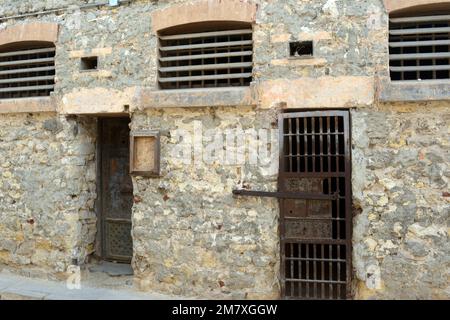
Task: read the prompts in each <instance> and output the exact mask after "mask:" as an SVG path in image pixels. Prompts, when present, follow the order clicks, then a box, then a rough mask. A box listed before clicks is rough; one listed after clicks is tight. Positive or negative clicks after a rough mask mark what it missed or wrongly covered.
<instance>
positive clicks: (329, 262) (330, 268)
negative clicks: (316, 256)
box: [328, 244, 333, 299]
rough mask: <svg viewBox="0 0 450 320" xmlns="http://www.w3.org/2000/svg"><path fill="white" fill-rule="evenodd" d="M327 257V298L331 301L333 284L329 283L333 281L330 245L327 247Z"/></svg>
mask: <svg viewBox="0 0 450 320" xmlns="http://www.w3.org/2000/svg"><path fill="white" fill-rule="evenodd" d="M328 257H329V261H328V272H329V275H328V280H330V282H329V290H330V291H329V292H328V298H329V299H333V283H332V282H331V281H332V280H333V262H332V261H333V249H332V245H331V244H330V245H328Z"/></svg>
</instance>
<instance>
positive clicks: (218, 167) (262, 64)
mask: <svg viewBox="0 0 450 320" xmlns="http://www.w3.org/2000/svg"><path fill="white" fill-rule="evenodd" d="M96 2H97V1H96V0H85V1H82V0H58V1H32V0H23V1H20V2H18V1H14V0H0V4H1V6H0V44H6V40H4V39H6V34H7V37H9V38H8V39H9V40H8V42H13V41H10V40H11V39H10V38H11V37H12V36H17V37H23V34H24V33H23V32H22V33H21V32H14V30H19V29H20V28H25V27H26V26H27V25H29V24H35V23H48V24H51V25H53V24H56V25H57V26H58V33H57V39H56V41H55V45H56V58H55V59H56V62H55V65H56V85H55V91H54V93H53V94H52V96H51V98H50V99H47V100H46V99H24V100H23V101H20V99H19V101H17V100H15V101H8V100H4V101H0V269H1V268H6V269H9V270H13V271H14V272H17V273H20V274H25V275H27V276H32V277H41V278H50V279H59V280H63V279H65V278H66V277H67V273H66V271H67V268H68V267H69V266H70V265H71V264H72V262H73V260H74V259H76V260H77V261H78V263H79V264H84V263H88V262H89V258H90V256H91V255H92V254H95V250H96V246H97V244H96V241H97V240H96V234H97V215H96V199H97V182H96V181H97V169H96V156H97V155H96V147H97V146H96V137H97V135H96V134H97V120H96V117H97V116H99V115H105V114H118V113H120V114H127V115H129V117H130V119H131V125H130V126H131V129H132V130H159V131H160V132H161V133H162V137H161V176H160V177H158V178H147V177H142V176H134V177H133V192H134V198H135V203H134V205H133V209H132V222H133V228H132V237H133V261H132V267H133V270H134V283H135V285H136V287H137V288H139V289H141V290H145V291H153V292H159V293H166V294H174V295H181V296H183V295H190V296H192V295H193V296H196V297H208V298H242V299H252V298H256V299H261V298H269V299H272V298H279V297H280V284H279V276H280V254H279V252H280V248H279V241H280V240H279V239H280V238H279V233H278V228H279V225H278V218H279V206H278V201H277V200H276V199H266V198H245V199H241V198H236V197H233V195H232V190H233V189H234V188H235V187H236V186H238V185H242V184H245V185H247V186H250V187H251V188H253V189H255V190H265V191H276V190H277V178H278V172H277V171H276V170H275V172H268V171H267V168H266V167H264V166H260V165H257V164H256V165H251V164H244V165H242V164H231V165H224V164H223V163H220V162H212V163H204V162H197V163H196V162H195V161H193V162H191V163H189V164H185V163H180V162H179V161H178V160H177V159H176V158H175V157H173V151H174V148H175V147H176V145H177V140H176V139H175V132H176V131H177V130H185V132H189V133H193V132H194V129H195V126H196V125H201V126H202V127H203V129H204V130H207V129H212V130H226V129H236V128H243V129H255V130H259V129H276V128H277V117H278V114H279V113H280V112H282V111H283V110H290V109H298V110H301V109H305V110H311V109H347V110H350V114H351V149H352V150H351V152H352V191H353V199H352V203H353V209H352V210H353V215H354V219H353V239H352V241H353V257H352V260H353V270H352V274H353V297H354V298H355V299H405V298H406V299H448V298H450V287H449V281H448V279H449V262H450V261H449V257H450V244H449V241H448V236H449V230H450V229H449V226H448V223H449V213H450V201H449V200H450V198H449V192H450V188H449V178H450V168H449V159H450V141H449V137H450V90H448V88H449V83H448V82H447V83H446V84H444V85H443V86H441V87H438V88H437V89H436V87H433V88H428V87H427V86H426V85H425V84H424V85H423V86H422V87H420V88H412V89H411V88H405V89H404V90H396V89H392V88H391V87H389V81H387V79H389V53H388V46H387V39H388V17H389V12H388V11H389V10H391V9H392V8H393V7H392V2H395V1H388V0H386V1H382V0H364V1H363V0H314V1H310V0H283V1H273V0H254V1H250V0H222V1H220V0H192V1H185V0H175V1H168V0H161V1H151V0H136V1H126V2H124V1H121V2H123V3H121V4H120V5H119V6H117V7H109V6H90V7H86V5H89V4H95V3H96ZM431 2H433V1H418V0H414V1H411V2H410V3H409V5H415V4H417V5H419V4H420V5H422V4H426V3H431ZM439 2H443V3H448V1H439ZM244 5H245V6H248V7H246V10H242V12H245V15H244V14H242V16H239V19H247V20H246V21H249V22H251V23H252V24H253V40H254V53H253V62H254V63H253V82H252V85H251V86H250V87H249V88H245V89H243V90H241V91H232V90H231V91H226V90H225V91H223V92H221V91H219V93H217V92H215V91H214V90H209V91H208V90H204V91H201V90H197V91H196V92H195V93H189V92H188V93H186V92H181V93H180V92H179V93H167V92H161V91H159V90H158V89H157V86H156V83H157V30H155V28H158V27H161V24H163V23H167V24H170V23H171V24H172V25H177V24H182V23H187V22H200V21H195V19H200V18H201V19H204V20H208V19H209V20H233V19H232V18H233V14H238V12H240V10H238V9H236V8H239V6H244ZM402 5H404V7H405V8H406V6H407V5H408V4H404V3H403V2H402ZM58 8H61V10H59V11H51V10H53V9H58ZM208 8H209V9H208ZM211 8H212V9H211ZM394 9H398V8H397V7H395V8H394ZM189 10H191V11H189ZM40 11H43V12H45V11H51V12H46V13H41V14H30V13H35V12H40ZM186 12H188V13H189V12H203V13H204V14H201V15H200V14H199V15H198V16H197V15H195V14H186ZM28 14H29V15H28ZM161 16H167V17H170V18H167V21H165V20H164V19H162V18H161ZM187 19H193V20H192V21H188V20H187ZM236 20H238V19H236ZM161 21H163V22H161ZM164 21H165V22H164ZM11 30H12V31H11ZM36 30H37V29H36ZM28 34H29V33H28ZM42 34H44V33H41V34H40V35H41V36H42ZM40 35H36V37H37V36H40ZM2 37H3V38H2ZM304 40H310V41H313V43H314V57H313V58H311V59H289V50H288V47H289V41H304ZM0 48H1V47H0ZM89 56H98V57H99V62H98V63H99V65H98V70H97V71H96V72H82V71H80V69H79V59H80V58H82V57H89ZM442 88H443V89H442ZM433 90H434V91H433ZM224 92H225V93H224ZM386 92H394V93H395V97H396V98H395V99H390V97H389V95H388V94H386ZM436 92H439V95H440V96H439V99H437V98H436V95H435V94H434V93H436ZM413 93H414V95H415V98H414V99H409V98H408V97H410V95H411V94H413ZM436 94H437V93H436ZM417 96H422V98H420V97H419V98H417ZM380 97H383V99H381V98H380ZM399 97H400V98H399ZM423 97H426V98H423ZM394 100H395V101H394ZM204 143H205V144H206V142H204ZM274 161H275V163H276V167H278V163H277V162H278V159H274Z"/></svg>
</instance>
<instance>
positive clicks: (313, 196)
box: [233, 190, 336, 200]
mask: <svg viewBox="0 0 450 320" xmlns="http://www.w3.org/2000/svg"><path fill="white" fill-rule="evenodd" d="M233 194H234V195H235V196H247V197H265V198H278V199H309V200H335V199H336V195H335V194H334V195H326V194H317V193H308V192H267V191H252V190H233Z"/></svg>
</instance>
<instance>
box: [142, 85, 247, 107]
mask: <svg viewBox="0 0 450 320" xmlns="http://www.w3.org/2000/svg"><path fill="white" fill-rule="evenodd" d="M253 91H254V90H253V89H252V87H244V88H243V87H240V88H207V89H204V88H201V89H182V90H156V91H155V90H153V89H150V88H140V89H138V90H137V94H136V101H135V103H136V105H137V106H138V108H139V109H147V108H189V107H191V108H192V107H229V106H233V107H234V106H254V105H256V99H254V94H253Z"/></svg>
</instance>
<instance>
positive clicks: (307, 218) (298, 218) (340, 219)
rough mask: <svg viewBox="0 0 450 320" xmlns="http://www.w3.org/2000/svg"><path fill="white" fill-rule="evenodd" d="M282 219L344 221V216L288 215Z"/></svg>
mask: <svg viewBox="0 0 450 320" xmlns="http://www.w3.org/2000/svg"><path fill="white" fill-rule="evenodd" d="M283 219H285V220H290V221H292V220H298V221H330V222H333V221H345V218H320V217H289V216H284V217H283Z"/></svg>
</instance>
